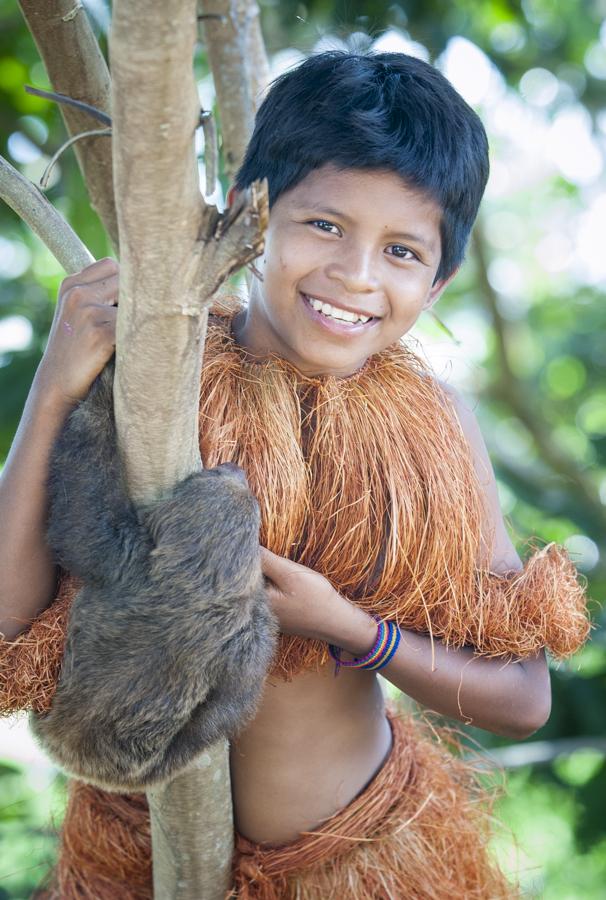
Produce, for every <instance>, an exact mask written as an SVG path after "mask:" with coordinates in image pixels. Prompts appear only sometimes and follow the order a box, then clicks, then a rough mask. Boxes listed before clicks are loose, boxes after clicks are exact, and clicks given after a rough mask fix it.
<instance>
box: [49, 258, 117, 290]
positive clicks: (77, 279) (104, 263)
mask: <svg viewBox="0 0 606 900" xmlns="http://www.w3.org/2000/svg"><path fill="white" fill-rule="evenodd" d="M119 268H120V264H119V263H118V262H117V261H116V260H115V259H112V258H111V257H110V256H104V257H103V259H97V260H95V262H92V263H91V264H90V266H84V268H83V269H80V271H79V272H74V274H73V275H68V276H67V278H64V279H63V280H64V282H65V281H70V282H73V283H74V284H87V283H88V282H90V281H97V279H98V278H104V277H105V276H107V275H114V274H115V273H116V272H117V271H118V270H119Z"/></svg>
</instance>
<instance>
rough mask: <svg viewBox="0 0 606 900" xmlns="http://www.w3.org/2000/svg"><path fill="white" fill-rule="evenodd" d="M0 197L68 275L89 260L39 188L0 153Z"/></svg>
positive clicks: (85, 250)
mask: <svg viewBox="0 0 606 900" xmlns="http://www.w3.org/2000/svg"><path fill="white" fill-rule="evenodd" d="M0 198H1V199H2V200H4V201H5V203H7V204H8V205H9V206H10V207H11V209H13V210H14V211H15V212H16V213H17V215H18V216H19V217H20V218H21V219H23V221H24V222H25V223H26V224H27V225H29V227H30V228H31V230H32V231H33V232H34V234H37V235H38V237H39V238H40V240H41V241H42V242H43V243H44V244H46V246H47V247H48V249H49V250H50V252H51V253H52V254H53V256H54V257H55V259H56V260H57V261H58V262H59V263H60V264H61V265H62V266H63V268H64V269H65V271H66V272H67V273H68V275H71V274H72V273H74V272H79V271H80V269H83V268H84V266H88V265H89V263H92V262H93V256H92V254H91V253H90V252H89V251H88V250H87V248H86V247H85V246H84V244H83V243H82V241H81V240H80V238H79V237H78V236H77V235H76V234H74V232H73V231H72V229H71V228H70V227H69V225H68V224H67V222H66V221H65V220H64V219H63V218H62V217H61V216H60V215H59V213H58V212H57V210H56V209H55V207H54V206H53V205H52V204H51V203H49V201H48V200H47V199H46V197H45V196H44V194H43V193H42V191H40V190H39V188H37V187H36V185H35V184H32V183H31V181H28V180H27V178H25V177H24V176H23V175H22V174H21V172H18V171H17V169H15V168H13V166H11V164H10V163H9V162H7V160H5V159H4V158H3V157H2V156H0Z"/></svg>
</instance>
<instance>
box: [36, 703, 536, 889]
mask: <svg viewBox="0 0 606 900" xmlns="http://www.w3.org/2000/svg"><path fill="white" fill-rule="evenodd" d="M388 717H389V722H390V725H391V729H392V734H393V745H392V749H391V752H390V754H389V756H388V758H387V761H386V762H385V764H384V765H383V766H382V768H381V769H380V770H379V772H378V773H377V774H376V775H375V777H374V778H373V779H372V781H371V782H370V783H369V784H368V785H367V787H366V788H365V789H364V790H363V791H362V793H361V794H359V795H358V797H356V798H355V799H354V800H353V801H352V802H351V803H350V804H349V805H348V806H347V807H345V808H344V809H342V810H340V812H338V813H337V814H336V815H334V816H332V817H331V818H329V819H327V820H326V821H325V822H323V823H322V824H321V825H320V826H319V827H318V828H316V829H314V830H313V831H310V832H304V833H303V834H302V835H301V837H300V838H299V839H298V840H297V841H294V842H293V843H289V844H285V845H283V846H280V847H272V846H268V845H260V844H254V843H252V842H251V841H249V840H247V839H246V838H244V837H242V836H241V835H236V849H235V853H234V860H233V882H232V889H231V891H230V893H229V894H228V897H229V898H239V900H326V898H329V897H330V898H333V897H335V898H343V900H452V898H459V897H465V898H466V900H471V898H477V900H501V898H514V897H517V896H518V890H517V888H516V886H515V885H514V884H512V883H511V882H509V881H508V880H507V878H506V877H505V876H504V874H503V873H502V872H501V871H500V870H499V868H498V867H497V865H496V863H495V862H494V860H493V859H492V858H491V856H490V854H489V852H488V849H487V845H488V841H489V839H490V836H491V826H492V819H491V816H490V805H491V795H490V794H489V793H488V792H487V791H485V790H484V789H483V788H482V787H481V786H480V784H479V782H478V779H477V775H476V773H475V771H474V769H473V767H472V766H471V765H470V764H469V763H468V762H464V761H463V760H462V759H461V758H460V757H458V756H457V755H456V754H453V753H452V752H451V749H450V748H451V747H452V744H453V738H452V735H451V733H450V732H449V731H446V730H443V729H433V728H432V727H431V725H429V724H428V723H426V722H423V721H419V720H418V719H416V718H414V717H412V716H410V715H409V714H408V713H402V714H395V713H394V712H393V711H391V712H389V713H388ZM454 743H456V741H454ZM152 896H153V891H152V874H151V854H150V829H149V816H148V812H147V804H146V801H145V797H144V796H135V795H132V796H129V797H126V796H124V797H123V796H119V795H117V794H108V793H105V792H103V791H100V790H98V789H97V788H94V787H92V786H90V785H86V784H83V783H82V782H72V783H71V786H70V800H69V804H68V810H67V814H66V818H65V823H64V827H63V833H62V846H61V851H60V856H59V863H58V866H57V869H56V871H55V873H54V884H53V886H52V887H50V888H48V889H47V890H43V891H41V892H39V893H38V894H36V897H40V898H46V900H76V898H88V900H115V898H116V897H120V898H121V900H152Z"/></svg>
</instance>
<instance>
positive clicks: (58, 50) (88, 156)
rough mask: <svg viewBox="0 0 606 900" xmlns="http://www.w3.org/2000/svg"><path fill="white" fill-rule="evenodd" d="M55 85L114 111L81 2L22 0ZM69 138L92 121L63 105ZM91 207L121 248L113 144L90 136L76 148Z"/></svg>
mask: <svg viewBox="0 0 606 900" xmlns="http://www.w3.org/2000/svg"><path fill="white" fill-rule="evenodd" d="M19 5H20V7H21V11H22V13H23V16H24V18H25V21H26V22H27V25H28V28H29V30H30V31H31V34H32V37H33V38H34V41H35V42H36V46H37V47H38V51H39V53H40V56H41V58H42V61H43V62H44V65H45V67H46V71H47V73H48V77H49V79H50V82H51V84H52V85H53V89H54V90H55V91H58V92H59V93H62V94H67V95H68V96H69V97H73V98H74V99H75V100H84V101H85V102H86V103H90V104H91V105H92V106H96V107H97V109H100V110H101V111H102V112H105V113H108V114H110V113H111V110H110V77H109V71H108V68H107V64H106V62H105V59H104V57H103V54H102V53H101V50H100V48H99V44H98V43H97V40H96V38H95V35H94V33H93V30H92V28H91V26H90V23H89V21H88V18H87V16H86V13H85V11H84V8H83V6H82V4H81V3H79V2H78V0H19ZM61 113H62V115H63V119H64V121H65V126H66V128H67V131H68V133H69V134H70V136H73V135H76V134H80V133H81V132H83V131H89V130H90V128H91V127H92V123H94V121H95V120H94V119H92V118H91V116H90V115H88V114H87V113H84V112H82V111H81V110H78V109H74V108H73V107H69V106H63V105H61ZM74 151H75V153H76V158H77V160H78V164H79V166H80V170H81V172H82V175H83V177H84V181H85V183H86V187H87V189H88V194H89V197H90V201H91V206H92V207H93V209H94V210H95V211H96V213H97V215H98V216H99V218H100V219H101V222H102V223H103V225H104V227H105V229H106V231H107V233H108V234H109V237H110V240H111V242H112V244H113V246H114V248H115V250H116V252H118V225H117V221H116V209H115V205H114V191H113V184H112V146H111V141H109V140H108V139H107V138H106V137H89V138H85V139H84V140H82V141H79V142H78V143H77V144H76V145H75V147H74Z"/></svg>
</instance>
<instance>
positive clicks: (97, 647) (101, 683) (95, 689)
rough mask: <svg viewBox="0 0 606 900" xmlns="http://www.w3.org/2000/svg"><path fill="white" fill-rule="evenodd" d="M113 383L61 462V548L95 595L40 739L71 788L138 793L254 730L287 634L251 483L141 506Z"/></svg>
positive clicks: (66, 434) (208, 473) (71, 645)
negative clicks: (274, 598) (82, 783)
mask: <svg viewBox="0 0 606 900" xmlns="http://www.w3.org/2000/svg"><path fill="white" fill-rule="evenodd" d="M112 384H113V365H112V364H110V365H109V366H107V367H106V369H105V370H104V371H103V372H102V373H101V375H100V376H99V377H98V378H97V380H96V381H95V383H94V384H93V386H92V388H91V391H90V393H89V395H88V397H87V398H86V400H85V401H83V402H82V403H80V404H79V405H78V407H77V408H76V409H75V410H74V411H73V412H72V413H71V414H70V416H69V418H68V420H67V422H66V424H65V426H64V428H63V430H62V432H61V434H60V436H59V437H58V439H57V442H56V444H55V447H54V449H53V452H52V457H51V466H50V476H49V495H50V513H49V522H48V533H47V539H48V542H49V545H50V547H51V549H52V551H53V553H54V556H55V561H56V562H57V563H58V564H59V565H60V566H62V567H63V568H65V569H67V570H69V571H70V572H71V573H73V574H74V575H76V576H77V577H78V578H80V579H82V581H83V587H82V589H81V590H80V592H79V593H78V595H77V597H76V599H75V601H74V603H73V606H72V608H71V612H70V618H69V626H68V635H67V644H66V650H65V656H64V659H63V664H62V669H61V676H60V680H59V684H58V688H57V692H56V694H55V697H54V700H53V703H52V706H51V708H50V710H49V711H48V712H47V713H45V714H32V720H33V722H32V724H33V729H34V732H35V733H36V735H37V736H38V738H39V739H40V741H41V743H42V744H43V746H44V748H45V749H46V751H47V752H48V753H49V755H50V756H51V758H52V759H53V760H55V761H56V762H57V763H58V764H59V765H60V766H61V767H62V768H63V769H65V770H66V771H67V772H68V773H70V774H72V775H75V776H76V777H78V778H81V779H84V780H86V781H88V782H91V783H93V784H96V785H99V786H101V787H103V788H105V789H109V790H118V791H122V792H125V791H138V790H142V789H145V788H146V787H147V786H149V785H151V784H153V783H155V782H159V781H163V780H165V779H167V778H169V777H171V776H173V775H174V774H176V773H178V772H179V771H180V770H181V769H183V768H184V767H186V766H187V765H188V764H189V763H190V762H191V761H192V760H193V759H194V758H195V757H196V756H197V755H198V754H199V753H200V751H201V750H202V749H203V748H204V747H206V746H207V745H209V744H212V743H214V742H215V741H217V740H219V739H220V738H224V737H230V736H232V735H234V734H235V733H237V731H238V730H240V728H241V727H242V726H243V725H244V724H245V723H246V722H247V721H249V720H250V719H251V718H252V716H253V715H254V712H255V709H256V706H257V702H258V700H259V696H260V693H261V689H262V686H263V681H264V676H265V674H266V671H267V668H268V665H269V663H270V661H271V658H272V655H273V652H274V649H275V641H276V634H277V628H276V622H275V618H274V616H273V615H272V613H271V611H270V608H269V605H268V599H267V592H266V590H265V586H264V580H263V576H262V573H261V564H260V552H259V510H258V506H257V502H256V500H255V499H254V497H253V495H252V494H251V492H250V491H249V489H248V486H247V485H246V481H245V479H244V477H243V474H242V472H241V471H240V470H239V469H237V467H236V466H233V465H231V464H227V465H224V466H218V467H217V468H215V469H207V470H204V471H202V472H199V473H196V474H193V475H190V476H189V477H188V478H186V479H185V480H184V481H182V482H180V483H179V484H178V485H176V487H175V488H174V489H173V490H172V491H171V492H170V493H169V495H168V496H166V497H164V498H162V499H160V500H158V501H156V502H153V503H149V504H147V505H145V506H140V507H135V506H134V505H133V503H132V502H131V501H130V500H129V498H128V495H127V492H126V487H125V481H124V475H123V470H122V466H121V462H120V459H119V455H118V451H117V444H116V431H115V425H114V416H113V397H112Z"/></svg>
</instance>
